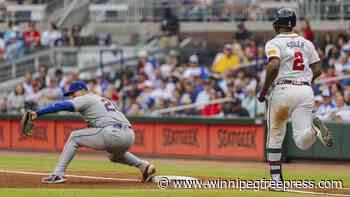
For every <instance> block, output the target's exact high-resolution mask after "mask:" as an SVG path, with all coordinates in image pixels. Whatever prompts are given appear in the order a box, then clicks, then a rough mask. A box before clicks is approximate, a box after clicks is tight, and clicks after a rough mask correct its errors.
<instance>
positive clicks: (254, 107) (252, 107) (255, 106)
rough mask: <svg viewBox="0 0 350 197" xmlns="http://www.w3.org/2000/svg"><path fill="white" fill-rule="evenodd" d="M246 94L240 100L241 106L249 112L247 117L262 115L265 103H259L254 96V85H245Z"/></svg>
mask: <svg viewBox="0 0 350 197" xmlns="http://www.w3.org/2000/svg"><path fill="white" fill-rule="evenodd" d="M246 91H247V93H246V94H247V96H246V97H245V98H244V99H243V100H242V107H243V108H245V109H246V110H247V111H248V112H249V117H251V118H255V117H264V115H265V104H264V103H260V102H258V100H257V96H256V87H255V86H253V85H249V86H248V87H247V90H246Z"/></svg>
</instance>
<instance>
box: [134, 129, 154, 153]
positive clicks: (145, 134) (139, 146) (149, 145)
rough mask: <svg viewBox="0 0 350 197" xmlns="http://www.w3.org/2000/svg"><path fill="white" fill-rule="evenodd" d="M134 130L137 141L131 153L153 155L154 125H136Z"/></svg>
mask: <svg viewBox="0 0 350 197" xmlns="http://www.w3.org/2000/svg"><path fill="white" fill-rule="evenodd" d="M132 128H133V130H134V132H135V141H134V145H133V146H132V147H131V149H130V152H133V153H146V154H151V153H153V144H154V141H153V140H154V130H155V126H154V124H149V123H136V124H133V125H132Z"/></svg>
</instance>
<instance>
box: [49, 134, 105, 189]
mask: <svg viewBox="0 0 350 197" xmlns="http://www.w3.org/2000/svg"><path fill="white" fill-rule="evenodd" d="M103 132H104V129H103V128H87V129H81V130H77V131H73V132H72V133H71V135H70V137H69V139H68V140H67V142H66V144H65V146H64V149H63V151H62V153H61V155H60V158H59V161H58V164H57V166H56V167H55V169H54V171H53V172H52V174H51V176H49V177H46V178H43V179H42V182H43V183H60V182H64V181H62V179H63V176H64V174H65V171H66V168H67V167H68V165H69V163H70V162H71V161H72V159H73V158H74V156H75V154H76V152H77V150H78V149H79V147H81V146H83V147H88V148H93V149H96V150H105V147H106V146H105V143H104V137H103ZM56 179H57V180H56Z"/></svg>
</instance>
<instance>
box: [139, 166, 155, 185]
mask: <svg viewBox="0 0 350 197" xmlns="http://www.w3.org/2000/svg"><path fill="white" fill-rule="evenodd" d="M155 173H156V167H155V166H154V165H153V164H148V165H147V166H146V167H145V169H143V170H142V182H144V183H147V182H151V181H152V178H153V177H154V174H155Z"/></svg>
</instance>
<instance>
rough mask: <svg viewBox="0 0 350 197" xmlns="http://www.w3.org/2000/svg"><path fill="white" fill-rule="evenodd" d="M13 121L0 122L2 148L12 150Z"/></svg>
mask: <svg viewBox="0 0 350 197" xmlns="http://www.w3.org/2000/svg"><path fill="white" fill-rule="evenodd" d="M10 129H11V121H10V120H0V148H10V145H11V138H10V137H11V136H10V135H11V130H10Z"/></svg>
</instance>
